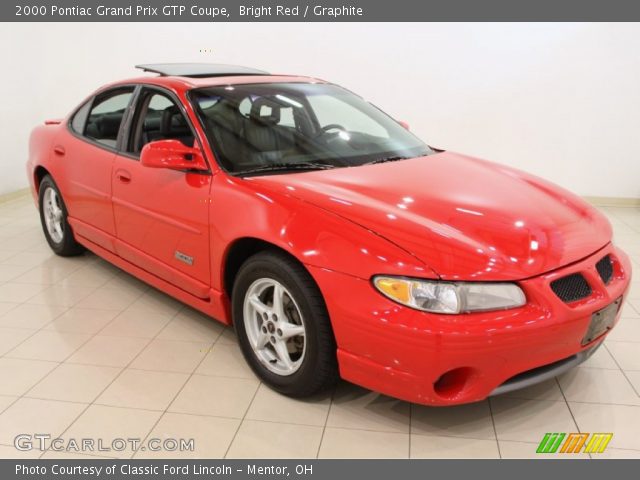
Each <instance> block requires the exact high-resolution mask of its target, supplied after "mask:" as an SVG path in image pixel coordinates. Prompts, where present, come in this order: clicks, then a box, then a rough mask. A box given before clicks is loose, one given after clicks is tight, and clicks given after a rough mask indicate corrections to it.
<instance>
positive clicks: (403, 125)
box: [398, 120, 409, 130]
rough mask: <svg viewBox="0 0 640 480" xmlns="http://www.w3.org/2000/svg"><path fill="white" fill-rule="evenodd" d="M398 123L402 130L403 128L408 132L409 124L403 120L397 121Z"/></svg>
mask: <svg viewBox="0 0 640 480" xmlns="http://www.w3.org/2000/svg"><path fill="white" fill-rule="evenodd" d="M398 123H399V124H400V125H402V128H404V129H405V130H409V124H408V123H407V122H405V121H404V120H398Z"/></svg>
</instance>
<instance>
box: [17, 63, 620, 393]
mask: <svg viewBox="0 0 640 480" xmlns="http://www.w3.org/2000/svg"><path fill="white" fill-rule="evenodd" d="M143 68H144V69H145V70H147V71H149V72H155V73H158V74H159V75H158V76H151V75H147V76H143V77H142V78H135V79H132V80H124V81H121V82H116V83H113V84H111V85H108V86H106V87H104V88H101V89H99V90H98V91H97V92H95V93H93V94H91V95H90V96H89V97H88V98H87V99H86V100H84V101H83V102H82V103H81V104H80V105H79V106H78V107H77V108H76V109H75V110H74V111H73V112H72V113H71V114H70V115H69V116H68V117H66V118H65V119H63V120H54V121H47V122H46V123H45V125H42V126H39V127H37V128H36V129H35V130H34V132H33V134H32V136H31V140H30V146H29V147H30V150H29V160H28V164H27V169H28V175H29V179H30V181H31V186H32V189H33V193H34V197H35V199H36V200H37V203H38V205H39V209H40V216H41V219H42V224H43V229H44V234H45V236H46V238H47V241H48V243H49V245H50V246H51V248H52V249H53V250H54V251H55V252H56V253H58V254H59V255H63V256H68V255H75V254H79V253H81V252H82V251H83V249H85V248H86V249H89V250H91V251H92V252H94V253H96V254H97V255H99V256H101V257H103V258H105V259H106V260H108V261H110V262H112V263H114V264H115V265H117V266H119V267H120V268H122V269H124V270H126V271H127V272H129V273H131V274H132V275H134V276H136V277H138V278H140V279H142V280H144V281H146V282H148V283H149V284H151V285H153V286H154V287H156V288H158V289H160V290H162V291H164V292H166V293H167V294H169V295H172V296H174V297H175V298H177V299H179V300H181V301H183V302H184V303H186V304H188V305H190V306H191V307H193V308H196V309H198V310H200V311H202V312H205V313H206V314H208V315H210V316H211V317H213V318H215V319H217V320H219V321H221V322H223V323H225V324H233V326H234V328H235V330H236V332H237V335H238V339H239V343H240V347H241V349H242V352H243V354H244V356H245V358H246V360H247V362H248V363H249V365H250V366H251V367H252V369H253V371H254V372H255V373H256V374H257V375H258V376H259V377H260V378H261V379H262V380H263V381H264V382H265V383H267V384H268V385H269V386H271V387H272V388H274V389H276V390H278V391H280V392H283V393H285V394H288V395H293V396H305V395H310V394H312V393H314V392H317V391H319V390H321V389H324V388H327V387H328V386H329V385H330V384H331V383H332V382H333V381H334V380H335V379H336V378H337V377H338V376H341V377H342V378H344V379H347V380H349V381H351V382H354V383H356V384H359V385H362V386H365V387H367V388H370V389H373V390H376V391H379V392H383V393H385V394H388V395H392V396H395V397H398V398H402V399H405V400H409V401H412V402H418V403H423V404H432V405H444V404H455V403H465V402H473V401H477V400H480V399H483V398H486V397H487V396H489V395H494V394H497V393H501V392H505V391H509V390H512V389H516V388H522V387H524V386H527V385H531V384H533V383H536V382H540V381H542V380H545V379H547V378H551V377H553V376H555V375H557V374H559V373H560V372H562V371H564V370H566V369H568V368H571V367H572V366H574V365H576V364H578V363H580V362H582V361H584V360H585V359H586V358H588V357H589V355H591V354H592V353H593V352H594V351H595V350H596V349H597V348H598V346H599V345H600V344H601V343H602V340H603V338H604V336H605V335H606V333H607V332H608V331H609V330H610V329H611V328H612V327H613V326H614V325H615V323H616V321H617V318H618V314H619V311H620V306H621V303H622V301H623V300H624V295H625V292H626V291H627V288H628V285H629V281H630V275H631V272H630V264H629V260H628V258H627V256H626V255H625V254H624V253H623V252H622V251H621V250H620V249H618V248H616V247H615V246H614V245H613V244H612V243H611V228H610V225H609V223H608V221H607V220H606V219H605V218H604V217H603V216H602V215H601V214H600V213H598V211H596V210H595V209H594V208H592V207H590V206H589V205H588V204H586V203H585V202H584V201H583V200H581V199H580V198H578V197H576V196H575V195H573V194H571V193H569V192H567V191H565V190H563V189H561V188H560V187H557V186H555V185H553V184H551V183H549V182H546V181H544V180H542V179H540V178H536V177H534V176H531V175H528V174H526V173H523V172H520V171H517V170H514V169H511V168H508V167H505V166H502V165H498V164H494V163H490V162H487V161H483V160H479V159H475V158H471V157H469V156H465V155H461V154H457V153H453V152H447V151H442V150H436V149H434V148H431V147H429V146H428V145H427V144H425V143H424V142H422V141H421V140H419V139H418V138H417V137H416V136H415V135H413V134H412V133H410V132H409V131H408V129H407V128H405V124H402V123H399V122H396V121H395V120H393V119H392V118H390V117H389V116H388V115H386V114H385V113H383V112H382V111H381V110H379V109H378V108H376V107H375V106H373V105H372V104H370V103H368V102H367V101H365V100H364V99H362V98H361V97H359V96H357V95H355V94H353V93H351V92H349V91H347V90H345V89H343V88H341V87H339V86H336V85H334V84H331V83H328V82H324V81H320V80H317V79H312V78H307V77H297V76H285V75H270V74H267V73H266V72H262V71H259V70H255V69H250V68H244V67H230V66H220V65H200V64H196V65H188V64H166V65H147V66H143ZM434 114H435V113H431V115H434Z"/></svg>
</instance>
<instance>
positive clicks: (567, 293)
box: [551, 273, 591, 303]
mask: <svg viewBox="0 0 640 480" xmlns="http://www.w3.org/2000/svg"><path fill="white" fill-rule="evenodd" d="M551 290H553V292H554V293H555V294H556V295H557V296H558V297H559V298H560V300H562V301H563V302H565V303H569V302H575V301H576V300H580V299H581V298H586V297H588V296H589V295H591V287H590V286H589V284H588V283H587V281H586V280H585V278H584V277H583V276H582V274H581V273H572V274H571V275H567V276H566V277H562V278H559V279H558V280H554V281H553V282H551Z"/></svg>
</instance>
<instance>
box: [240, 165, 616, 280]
mask: <svg viewBox="0 0 640 480" xmlns="http://www.w3.org/2000/svg"><path fill="white" fill-rule="evenodd" d="M248 180H250V181H252V182H257V183H258V184H261V185H262V186H263V187H266V188H268V189H274V190H278V191H281V192H282V193H285V194H287V195H289V196H293V197H296V198H298V199H299V200H302V201H304V202H308V203H311V204H313V205H316V206H318V207H320V208H322V209H325V210H328V211H330V212H333V213H335V214H337V215H340V216H342V217H344V218H346V219H348V220H350V221H352V222H355V223H357V224H359V225H361V226H363V227H364V228H366V229H368V230H371V231H373V232H374V233H376V234H378V235H380V236H382V237H384V238H386V239H387V240H389V241H390V242H392V243H394V244H396V245H397V246H399V247H400V248H402V249H404V250H406V251H408V252H409V253H411V254H412V255H414V256H415V257H417V258H418V259H419V260H421V261H422V262H423V263H425V264H426V265H427V266H429V267H430V268H431V269H433V270H434V271H435V272H436V274H438V275H439V276H440V277H441V278H442V279H446V280H492V281H498V280H519V279H524V278H528V277H532V276H535V275H539V274H541V273H545V272H548V271H551V270H553V269H556V268H558V267H561V266H564V265H567V264H569V263H572V262H575V261H578V260H580V259H582V258H585V257H587V256H588V255H590V254H592V253H594V252H595V251H597V250H598V249H600V248H602V247H604V246H605V245H606V244H607V243H608V242H609V241H610V240H611V227H610V225H609V222H608V221H607V220H606V218H605V217H604V216H603V215H601V214H600V213H599V212H598V211H597V210H596V209H595V208H593V207H591V206H590V205H589V204H587V203H586V202H585V201H584V200H582V199H580V198H579V197H577V196H576V195H573V194H572V193H570V192H568V191H566V190H564V189H562V188H560V187H558V186H556V185H553V184H551V183H549V182H547V181H545V180H542V179H540V178H537V177H535V176H533V175H529V174H526V173H524V172H520V171H517V170H515V169H512V168H508V167H505V166H502V165H498V164H495V163H491V162H487V161H484V160H480V159H476V158H472V157H468V156H465V155H460V154H456V153H451V152H442V153H437V154H434V155H429V156H426V157H419V158H414V159H410V160H402V161H397V162H389V163H381V164H375V165H368V166H361V167H352V168H340V169H335V170H322V171H314V172H305V173H295V174H285V175H272V176H263V177H253V178H250V179H248ZM309 228H313V226H310V227H309ZM380 273H384V272H380Z"/></svg>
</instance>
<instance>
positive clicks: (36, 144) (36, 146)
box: [27, 124, 62, 205]
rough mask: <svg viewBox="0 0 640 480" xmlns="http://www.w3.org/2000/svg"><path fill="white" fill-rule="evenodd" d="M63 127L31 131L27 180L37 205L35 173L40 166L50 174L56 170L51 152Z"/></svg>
mask: <svg viewBox="0 0 640 480" xmlns="http://www.w3.org/2000/svg"><path fill="white" fill-rule="evenodd" d="M61 127H62V124H45V125H38V126H37V127H35V128H34V129H33V130H32V131H31V135H30V136H29V153H28V158H27V178H28V180H29V187H30V188H31V193H32V195H33V198H34V200H35V201H36V205H37V204H38V203H37V199H38V186H39V185H38V179H37V178H36V173H35V172H36V169H37V168H38V167H39V166H40V167H44V168H45V169H47V170H48V171H49V172H51V170H52V169H55V168H54V167H53V166H52V165H51V152H52V149H53V142H54V140H55V137H56V135H57V134H58V133H59V131H60V128H61ZM52 175H53V172H52Z"/></svg>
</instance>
